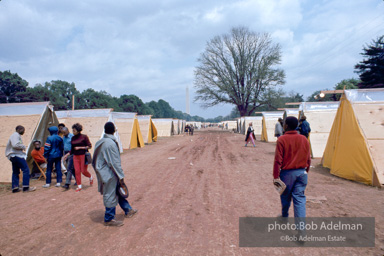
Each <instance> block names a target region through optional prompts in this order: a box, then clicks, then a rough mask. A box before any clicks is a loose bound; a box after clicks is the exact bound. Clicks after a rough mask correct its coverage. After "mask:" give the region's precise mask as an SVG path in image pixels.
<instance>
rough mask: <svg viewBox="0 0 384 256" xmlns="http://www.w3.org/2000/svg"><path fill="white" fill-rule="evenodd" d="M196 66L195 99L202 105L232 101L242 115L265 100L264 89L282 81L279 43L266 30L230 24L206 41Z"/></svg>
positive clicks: (247, 113)
mask: <svg viewBox="0 0 384 256" xmlns="http://www.w3.org/2000/svg"><path fill="white" fill-rule="evenodd" d="M198 62H199V65H198V66H197V67H196V69H195V87H196V89H197V92H196V93H197V96H196V97H195V101H199V100H201V101H202V105H203V106H204V107H211V106H215V105H218V104H220V103H229V104H233V105H235V106H236V107H237V108H238V110H239V112H240V115H241V116H245V115H250V114H251V113H252V112H254V110H255V109H256V108H258V107H260V106H261V105H263V104H265V102H267V101H266V100H265V98H263V96H264V95H265V94H264V93H263V92H264V91H265V90H266V89H267V88H270V87H274V86H276V85H280V84H284V78H285V74H284V71H283V70H281V69H278V68H277V65H278V64H280V62H281V49H280V45H279V44H273V43H272V40H271V36H270V35H269V34H267V33H264V34H260V33H255V32H251V31H250V30H249V29H247V28H245V27H238V28H233V29H232V30H231V32H230V34H225V35H222V36H216V37H214V38H213V39H212V40H210V41H209V42H208V43H207V46H206V48H205V51H204V52H203V53H202V54H201V56H200V58H199V59H198Z"/></svg>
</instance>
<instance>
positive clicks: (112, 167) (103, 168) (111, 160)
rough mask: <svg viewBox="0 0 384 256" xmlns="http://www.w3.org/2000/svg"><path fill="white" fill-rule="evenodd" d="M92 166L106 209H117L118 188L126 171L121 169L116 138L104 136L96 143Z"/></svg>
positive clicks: (108, 135)
mask: <svg viewBox="0 0 384 256" xmlns="http://www.w3.org/2000/svg"><path fill="white" fill-rule="evenodd" d="M92 166H93V169H95V172H96V175H97V183H98V190H99V192H100V193H101V194H102V195H103V200H104V205H105V207H108V208H112V207H116V205H117V204H118V197H117V194H116V187H117V183H118V182H119V180H120V179H122V178H124V171H123V169H122V168H121V159H120V150H119V146H118V143H117V141H116V138H115V136H113V135H110V134H104V137H103V138H101V139H100V140H99V141H98V142H96V145H95V150H94V153H93V162H92Z"/></svg>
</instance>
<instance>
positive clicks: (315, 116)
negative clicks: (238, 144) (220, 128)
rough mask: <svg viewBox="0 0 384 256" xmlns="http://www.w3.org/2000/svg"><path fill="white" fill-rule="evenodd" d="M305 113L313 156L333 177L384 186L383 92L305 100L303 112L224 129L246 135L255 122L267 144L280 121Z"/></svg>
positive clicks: (270, 115) (255, 118) (271, 114)
mask: <svg viewBox="0 0 384 256" xmlns="http://www.w3.org/2000/svg"><path fill="white" fill-rule="evenodd" d="M303 115H305V116H306V117H307V121H308V122H309V123H310V126H311V133H310V136H309V141H310V146H311V154H312V157H314V158H322V165H323V166H324V167H327V168H329V169H330V172H331V174H333V175H336V176H339V177H342V178H345V179H349V180H353V181H358V182H361V183H364V184H368V185H373V186H378V187H381V186H383V185H384V154H383V152H384V89H356V90H344V94H343V95H342V97H341V99H340V101H338V102H334V101H333V102H302V103H301V104H300V106H299V108H287V109H285V110H284V111H271V112H261V116H251V117H241V118H237V120H236V121H226V122H223V123H224V128H226V129H233V130H235V131H236V132H238V133H240V134H246V131H247V129H248V126H249V123H250V122H252V123H253V127H254V130H255V134H256V135H260V136H261V140H262V141H266V142H275V141H276V137H275V136H274V130H275V124H276V123H277V120H278V118H283V119H284V118H286V117H287V116H296V117H298V118H300V117H301V116H303Z"/></svg>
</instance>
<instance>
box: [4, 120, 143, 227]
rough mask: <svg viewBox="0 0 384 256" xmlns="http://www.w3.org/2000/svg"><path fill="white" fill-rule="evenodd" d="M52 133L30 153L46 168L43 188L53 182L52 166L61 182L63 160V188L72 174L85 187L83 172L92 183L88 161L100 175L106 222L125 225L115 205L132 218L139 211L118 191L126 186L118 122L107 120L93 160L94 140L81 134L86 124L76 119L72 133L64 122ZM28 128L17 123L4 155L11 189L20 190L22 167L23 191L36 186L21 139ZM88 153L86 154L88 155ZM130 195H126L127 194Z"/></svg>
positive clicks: (66, 186) (67, 184)
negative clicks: (8, 165)
mask: <svg viewBox="0 0 384 256" xmlns="http://www.w3.org/2000/svg"><path fill="white" fill-rule="evenodd" d="M48 130H49V132H50V136H49V137H48V138H47V140H46V141H45V144H44V147H41V145H42V144H41V141H38V140H36V141H34V142H33V145H34V149H33V150H32V152H31V156H32V157H33V158H34V160H35V162H36V163H37V164H39V165H40V167H41V168H46V184H45V185H43V188H49V187H50V186H51V180H52V179H51V178H52V177H51V175H52V170H53V167H55V169H56V174H57V175H56V185H55V187H60V186H61V183H62V176H63V175H62V172H61V170H62V168H61V165H62V161H64V162H66V165H67V178H66V182H65V184H64V185H63V188H64V189H66V190H68V189H69V185H70V184H71V179H72V176H75V180H76V183H77V189H76V192H79V191H81V190H82V184H81V174H83V175H84V176H86V177H88V178H89V182H90V185H91V186H92V184H93V177H92V175H91V174H90V172H89V171H88V165H89V164H92V165H93V167H94V169H95V171H96V174H97V177H98V190H99V192H100V193H101V194H102V195H103V199H104V205H105V208H106V210H105V215H104V225H106V226H122V225H123V224H124V223H123V222H122V221H117V220H115V215H116V205H117V204H119V205H120V206H121V208H122V209H123V210H124V212H125V217H127V218H130V217H132V216H133V215H134V214H136V213H137V210H136V209H133V208H132V207H131V205H130V204H129V202H128V201H127V200H126V198H125V197H124V196H122V195H121V194H120V193H119V187H121V186H125V187H126V185H125V183H124V172H123V169H122V167H121V160H120V151H119V146H118V142H117V140H116V138H115V137H114V135H113V134H114V133H115V130H116V128H115V126H114V124H113V123H112V122H107V123H106V124H105V126H104V132H105V134H104V137H103V138H102V139H100V140H99V141H98V142H97V143H96V145H95V153H94V158H93V162H92V159H91V158H90V157H88V156H90V154H89V153H88V150H89V149H90V148H91V147H92V144H91V142H90V140H89V138H88V136H87V135H85V134H82V133H81V132H82V130H83V127H82V125H81V124H79V123H76V124H74V125H73V126H72V132H73V134H72V133H70V132H69V130H68V128H67V127H65V125H64V124H59V126H58V127H56V126H52V127H49V128H48ZM24 132H25V128H24V127H23V126H21V125H18V126H17V127H16V131H15V132H14V133H13V134H12V135H11V136H10V138H9V140H8V143H7V147H6V152H5V155H6V157H7V158H8V159H9V160H10V161H11V162H12V192H13V193H16V192H19V191H21V190H20V188H19V183H20V181H19V174H20V170H21V171H22V172H23V181H22V185H23V191H24V192H32V191H35V190H36V187H30V186H29V180H30V170H29V167H28V164H27V161H26V158H27V155H26V153H25V151H26V146H25V145H24V144H23V142H22V138H21V136H22V135H23V134H24ZM86 155H87V157H86ZM127 196H128V195H126V197H127Z"/></svg>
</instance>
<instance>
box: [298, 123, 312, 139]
mask: <svg viewBox="0 0 384 256" xmlns="http://www.w3.org/2000/svg"><path fill="white" fill-rule="evenodd" d="M299 132H300V134H301V135H304V136H305V137H307V138H308V134H309V133H310V132H311V127H310V126H309V123H308V122H307V121H306V120H303V121H302V122H301V124H300V125H299Z"/></svg>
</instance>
